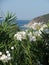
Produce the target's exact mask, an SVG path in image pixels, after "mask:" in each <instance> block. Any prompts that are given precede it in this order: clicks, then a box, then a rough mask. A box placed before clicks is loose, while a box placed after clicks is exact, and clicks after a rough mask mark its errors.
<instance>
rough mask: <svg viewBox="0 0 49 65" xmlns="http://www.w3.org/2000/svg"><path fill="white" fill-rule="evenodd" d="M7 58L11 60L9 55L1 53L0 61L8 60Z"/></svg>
mask: <svg viewBox="0 0 49 65" xmlns="http://www.w3.org/2000/svg"><path fill="white" fill-rule="evenodd" d="M8 60H11V57H10V56H7V55H5V54H3V55H2V56H1V57H0V61H2V62H8Z"/></svg>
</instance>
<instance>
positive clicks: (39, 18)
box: [24, 14, 49, 28]
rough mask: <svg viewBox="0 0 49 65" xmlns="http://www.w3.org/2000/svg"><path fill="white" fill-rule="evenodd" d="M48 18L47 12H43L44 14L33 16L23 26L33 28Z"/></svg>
mask: <svg viewBox="0 0 49 65" xmlns="http://www.w3.org/2000/svg"><path fill="white" fill-rule="evenodd" d="M48 20H49V14H45V15H42V16H39V17H36V18H34V19H33V20H31V21H30V22H29V23H28V24H26V25H24V27H29V28H33V26H36V25H37V24H43V23H47V22H48Z"/></svg>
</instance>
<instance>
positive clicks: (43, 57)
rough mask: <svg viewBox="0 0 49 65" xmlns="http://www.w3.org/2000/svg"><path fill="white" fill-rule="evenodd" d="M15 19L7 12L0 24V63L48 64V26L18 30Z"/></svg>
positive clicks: (17, 64) (6, 64)
mask: <svg viewBox="0 0 49 65" xmlns="http://www.w3.org/2000/svg"><path fill="white" fill-rule="evenodd" d="M15 19H16V17H15V15H12V14H9V13H8V14H7V16H6V17H5V19H4V20H3V22H2V23H1V24H0V65H39V64H43V65H49V27H47V25H43V26H42V27H41V28H40V29H39V30H32V29H29V30H27V31H20V30H19V27H18V26H17V25H16V24H15V23H14V21H15Z"/></svg>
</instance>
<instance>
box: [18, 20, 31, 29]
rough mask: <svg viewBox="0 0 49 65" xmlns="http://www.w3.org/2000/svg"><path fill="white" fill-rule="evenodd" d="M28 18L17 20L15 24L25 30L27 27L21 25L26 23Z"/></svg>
mask: <svg viewBox="0 0 49 65" xmlns="http://www.w3.org/2000/svg"><path fill="white" fill-rule="evenodd" d="M29 22H30V20H17V25H18V26H19V28H20V29H22V30H25V29H27V28H25V27H23V26H24V25H25V24H28V23H29Z"/></svg>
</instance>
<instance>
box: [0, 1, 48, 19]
mask: <svg viewBox="0 0 49 65" xmlns="http://www.w3.org/2000/svg"><path fill="white" fill-rule="evenodd" d="M8 11H9V12H12V13H15V14H16V16H17V18H18V19H19V20H31V19H33V18H35V17H38V16H40V15H44V14H47V13H49V0H0V12H1V13H2V15H3V14H6V13H7V12H8Z"/></svg>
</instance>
